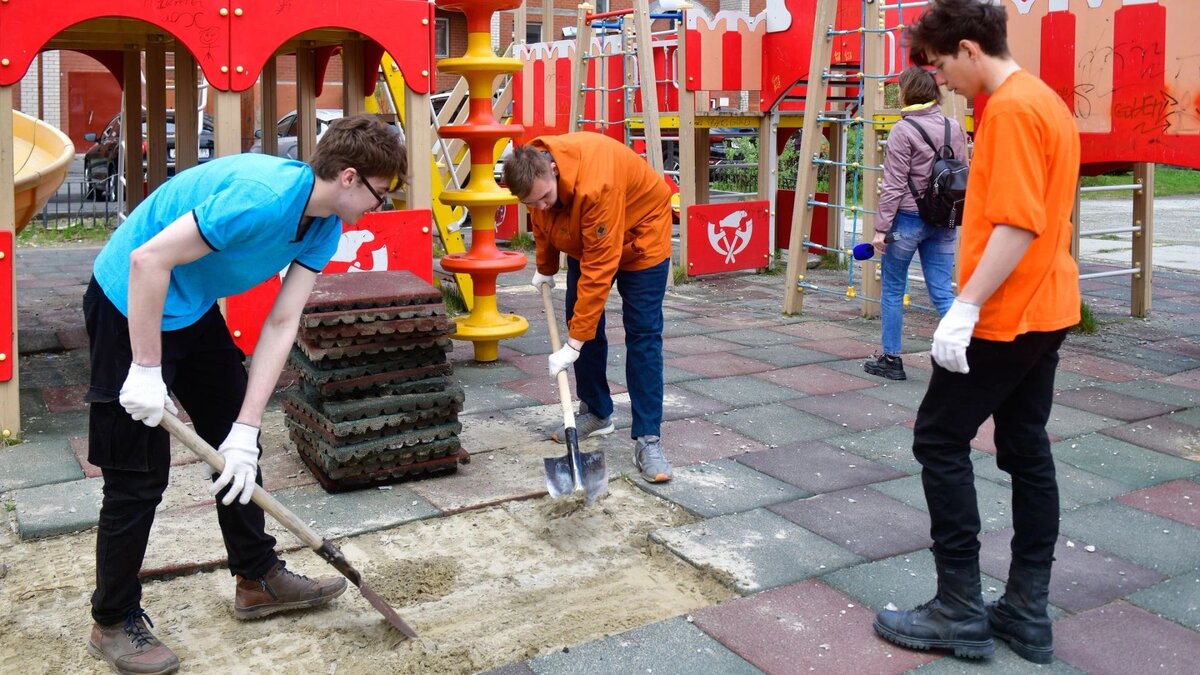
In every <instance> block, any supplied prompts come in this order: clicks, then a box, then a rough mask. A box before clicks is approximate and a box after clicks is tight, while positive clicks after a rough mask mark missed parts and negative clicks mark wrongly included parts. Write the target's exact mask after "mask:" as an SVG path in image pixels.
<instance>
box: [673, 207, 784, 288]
mask: <svg viewBox="0 0 1200 675" xmlns="http://www.w3.org/2000/svg"><path fill="white" fill-rule="evenodd" d="M768 209H769V203H768V202H767V201H765V200H763V201H753V202H731V203H726V204H699V205H696V206H690V207H688V217H687V227H688V241H689V242H693V244H692V246H691V247H689V249H688V261H687V263H688V274H712V273H714V272H731V271H734V270H748V269H757V268H759V267H764V266H766V264H767V256H768V253H769V247H770V232H769V231H768V229H769V227H770V219H769V218H768V217H767V210H768Z"/></svg>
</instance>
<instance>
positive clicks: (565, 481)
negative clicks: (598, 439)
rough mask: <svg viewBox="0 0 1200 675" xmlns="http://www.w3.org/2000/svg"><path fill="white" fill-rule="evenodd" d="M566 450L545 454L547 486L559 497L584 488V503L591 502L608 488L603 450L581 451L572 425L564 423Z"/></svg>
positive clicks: (549, 490) (551, 493) (548, 489)
mask: <svg viewBox="0 0 1200 675" xmlns="http://www.w3.org/2000/svg"><path fill="white" fill-rule="evenodd" d="M565 433H566V437H567V454H566V455H563V456H562V457H546V458H545V459H543V460H542V462H543V463H544V464H545V466H546V490H547V491H548V492H549V493H550V496H551V497H554V498H558V497H564V496H566V495H569V494H571V493H572V492H575V491H576V490H583V491H584V494H585V503H586V504H587V505H588V506H591V505H592V504H593V503H595V501H596V500H597V499H599V498H600V497H601V496H602V495H603V494H604V492H605V491H606V490H607V489H608V467H607V466H606V465H605V463H604V453H603V452H598V451H597V452H580V451H579V434H578V432H577V431H576V430H575V427H567V429H566V430H565Z"/></svg>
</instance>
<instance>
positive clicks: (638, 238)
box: [529, 132, 671, 342]
mask: <svg viewBox="0 0 1200 675" xmlns="http://www.w3.org/2000/svg"><path fill="white" fill-rule="evenodd" d="M530 144H531V145H533V147H535V148H540V149H542V150H548V151H549V152H550V155H551V156H552V157H553V158H554V163H555V164H556V165H557V166H558V201H559V203H560V204H561V208H560V207H558V206H554V207H551V208H549V209H546V210H544V211H539V210H537V209H530V211H529V218H530V220H531V221H532V223H533V238H534V241H535V242H536V243H537V269H538V272H541V273H542V274H554V273H555V272H557V271H558V253H559V251H562V252H563V253H566V254H567V255H569V256H571V257H572V258H575V259H576V260H578V261H579V286H578V289H577V291H578V295H577V296H576V300H575V311H574V314H573V316H572V317H571V323H570V325H569V326H568V327H567V328H568V331H569V334H570V336H571V337H573V338H575V339H577V340H583V341H585V342H586V341H588V340H591V339H592V338H594V337H596V328H597V327H598V326H599V324H600V315H601V314H602V313H603V312H604V303H605V302H606V301H607V300H608V294H609V291H610V290H611V289H612V284H613V279H615V278H616V274H617V270H618V269H620V270H630V271H636V270H643V269H646V268H649V267H653V266H654V265H657V264H659V263H661V262H662V261H664V260H666V259H667V258H670V257H671V190H670V189H669V188H668V187H667V183H666V181H664V180H663V178H662V176H660V175H658V174H657V173H655V172H654V169H652V168H650V165H649V164H647V163H646V160H644V159H642V158H641V157H640V156H638V154H637V153H635V152H634V151H633V150H630V149H629V148H628V147H626V146H625V144H623V143H620V142H619V141H616V140H614V139H612V138H609V137H608V136H603V135H600V134H595V133H591V132H578V133H572V134H564V135H562V136H540V137H538V138H535V139H533V140H532V141H530Z"/></svg>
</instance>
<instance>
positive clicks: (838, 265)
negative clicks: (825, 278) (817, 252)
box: [820, 251, 850, 270]
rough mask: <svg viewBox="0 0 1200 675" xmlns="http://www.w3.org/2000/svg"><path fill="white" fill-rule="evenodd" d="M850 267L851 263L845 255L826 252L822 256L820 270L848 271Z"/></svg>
mask: <svg viewBox="0 0 1200 675" xmlns="http://www.w3.org/2000/svg"><path fill="white" fill-rule="evenodd" d="M849 265H850V262H849V260H848V259H847V258H846V256H844V255H839V254H837V253H833V252H832V251H829V252H826V253H824V254H822V255H821V265H820V269H823V270H844V269H848V268H849Z"/></svg>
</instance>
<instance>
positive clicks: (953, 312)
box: [931, 300, 979, 373]
mask: <svg viewBox="0 0 1200 675" xmlns="http://www.w3.org/2000/svg"><path fill="white" fill-rule="evenodd" d="M977 323H979V305H972V304H971V303H969V302H963V301H962V300H955V301H954V304H952V305H950V311H948V312H946V316H943V317H942V320H941V322H940V323H939V324H938V327H937V330H935V331H934V332H933V349H932V350H931V351H932V354H933V360H934V361H937V362H938V365H940V366H941V367H943V368H945V369H946V370H949V371H950V372H952V373H969V372H971V369H970V368H969V367H968V366H967V345H968V344H970V343H971V333H972V332H974V330H975V324H977Z"/></svg>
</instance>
